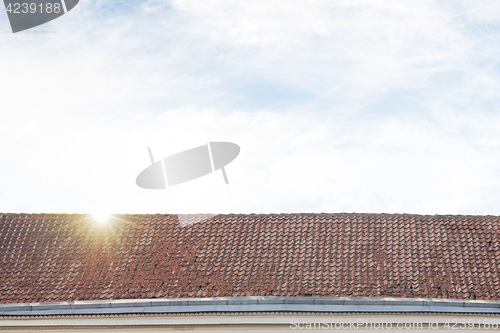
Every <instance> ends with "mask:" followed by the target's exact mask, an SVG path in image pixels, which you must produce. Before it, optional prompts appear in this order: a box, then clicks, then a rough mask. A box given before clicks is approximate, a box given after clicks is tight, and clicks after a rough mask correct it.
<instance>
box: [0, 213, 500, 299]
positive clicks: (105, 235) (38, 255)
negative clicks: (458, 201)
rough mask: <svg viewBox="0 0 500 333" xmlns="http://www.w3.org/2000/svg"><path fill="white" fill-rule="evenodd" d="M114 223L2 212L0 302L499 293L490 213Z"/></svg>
mask: <svg viewBox="0 0 500 333" xmlns="http://www.w3.org/2000/svg"><path fill="white" fill-rule="evenodd" d="M189 218H190V217H189V216H184V217H183V220H184V221H186V220H189ZM195 218H196V217H195ZM111 222H112V223H110V224H109V225H108V226H106V227H104V226H98V225H96V224H95V223H93V221H92V219H91V218H90V217H89V216H88V215H76V214H75V215H67V214H0V282H1V283H0V303H27V302H55V301H74V300H107V299H143V298H178V297H218V296H219V297H220V296H273V295H274V296H278V295H279V296H357V297H361V296H363V297H384V296H390V297H425V298H434V297H437V298H454V299H489V300H500V268H499V265H498V263H499V260H500V239H499V235H500V217H497V216H438V215H436V216H420V215H392V214H279V215H277V214H270V215H254V214H252V215H217V216H214V217H212V218H210V219H208V220H205V221H202V222H199V223H195V224H188V225H185V226H181V225H180V223H179V218H178V217H177V215H117V216H116V217H115V218H114V219H113V221H111Z"/></svg>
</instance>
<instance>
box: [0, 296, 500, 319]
mask: <svg viewBox="0 0 500 333" xmlns="http://www.w3.org/2000/svg"><path fill="white" fill-rule="evenodd" d="M271 311H272V312H274V311H279V312H323V313H343V312H358V313H403V312H404V313H483V314H500V301H486V300H451V299H431V298H371V297H282V296H241V297H212V298H182V299H181V298H171V299H130V300H100V301H74V302H55V303H16V304H0V316H53V315H99V314H101V315H112V314H132V313H134V314H161V313H203V312H271Z"/></svg>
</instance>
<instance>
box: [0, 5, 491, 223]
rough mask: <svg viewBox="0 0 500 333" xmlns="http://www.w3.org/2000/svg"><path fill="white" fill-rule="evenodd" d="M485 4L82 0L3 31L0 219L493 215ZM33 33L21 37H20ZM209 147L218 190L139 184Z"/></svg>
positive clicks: (199, 183)
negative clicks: (157, 167) (232, 147)
mask: <svg viewBox="0 0 500 333" xmlns="http://www.w3.org/2000/svg"><path fill="white" fill-rule="evenodd" d="M499 23H500V3H499V2H498V1H496V0H492V1H475V2H470V1H405V0H404V1H401V0H399V1H385V0H381V1H376V2H374V1H319V0H315V1H295V0H288V1H286V2H285V1H259V0H256V1H251V2H243V1H226V0H206V1H203V2H201V1H186V0H184V1H160V0H155V1H141V2H135V1H120V2H113V3H111V2H110V1H94V0H90V1H81V2H80V4H79V5H78V6H77V7H75V9H74V10H73V11H71V12H70V13H69V14H67V15H64V16H63V17H61V18H59V19H57V20H54V21H52V22H50V23H48V24H46V25H43V26H40V27H38V28H36V29H33V30H31V31H27V32H25V33H18V34H11V33H9V29H10V28H9V25H8V21H7V16H6V14H5V12H4V11H2V12H1V13H0V31H1V32H2V33H1V34H0V49H1V50H2V52H1V54H0V57H1V58H0V59H1V60H2V61H1V62H0V74H1V76H2V79H1V80H0V85H1V86H0V91H1V93H0V98H1V100H2V107H1V108H0V142H1V143H0V148H1V149H0V188H1V189H2V190H1V191H0V202H1V204H0V211H4V212H92V211H109V212H119V213H123V212H128V213H157V212H159V213H180V212H192V213H219V212H234V213H252V212H254V213H269V212H276V213H279V212H367V213H370V212H387V213H419V214H495V215H498V214H500V205H499V204H498V203H499V201H500V154H499V152H500V134H499V131H498V128H499V125H500V112H499V106H500V73H499V70H500V68H499V61H498V54H500V43H499V42H500V26H499ZM34 32H36V33H34ZM207 141H230V142H235V143H237V144H239V145H240V146H241V154H240V156H239V157H238V158H237V159H236V160H235V161H234V162H233V163H231V164H230V165H228V167H227V169H226V171H227V173H228V177H229V181H230V184H229V186H228V185H225V184H224V182H223V178H222V175H221V174H218V173H214V174H211V175H209V176H207V177H204V178H200V179H198V180H195V181H193V182H190V183H186V184H182V185H178V186H175V187H172V188H170V189H168V190H166V191H148V190H143V189H141V188H138V187H137V186H136V185H135V177H136V176H137V174H138V173H139V172H140V171H142V169H143V168H145V167H146V166H147V165H148V164H149V156H148V154H147V150H146V147H148V146H151V147H152V148H153V152H154V154H155V157H156V158H157V159H159V158H163V157H166V156H169V155H170V154H174V153H176V152H179V151H182V150H184V149H188V148H192V147H196V146H199V145H202V144H204V143H206V142H207Z"/></svg>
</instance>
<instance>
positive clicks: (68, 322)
mask: <svg viewBox="0 0 500 333" xmlns="http://www.w3.org/2000/svg"><path fill="white" fill-rule="evenodd" d="M461 321H463V322H465V325H469V324H468V323H475V325H474V326H466V328H467V331H468V332H479V331H482V332H484V331H485V329H488V328H489V329H488V330H492V329H495V328H496V330H498V328H499V327H500V317H498V316H494V315H485V314H466V315H464V314H404V313H401V314H398V313H391V314H370V313H350V314H317V313H314V314H307V313H300V314H298V313H233V314H168V315H166V314H160V315H121V316H76V317H47V318H40V317H38V318H27V317H15V318H8V319H5V317H3V319H0V330H1V331H2V332H30V331H33V330H37V331H40V330H41V331H57V332H79V331H85V332H102V331H110V332H113V331H133V332H163V331H167V330H168V331H172V330H173V331H178V330H179V331H180V330H195V331H197V332H214V331H235V330H238V331H240V330H259V331H261V332H266V331H273V332H284V331H310V330H311V329H312V328H313V327H315V328H316V329H318V330H321V331H327V330H329V329H331V328H332V327H333V328H334V329H335V325H337V329H335V330H339V329H342V327H343V329H344V330H346V329H349V330H376V331H392V332H394V331H395V330H397V329H398V328H399V329H404V330H405V331H408V332H412V331H415V332H417V331H418V332H439V331H449V330H450V329H452V328H453V325H455V329H457V328H461V327H460V326H461ZM488 323H489V325H490V326H488V327H487V326H485V325H487V324H488ZM495 323H496V324H495ZM446 324H449V325H450V326H449V327H446V326H445V325H446ZM314 325H315V326H314ZM405 325H406V327H405ZM462 327H463V326H462ZM469 327H470V328H469Z"/></svg>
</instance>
